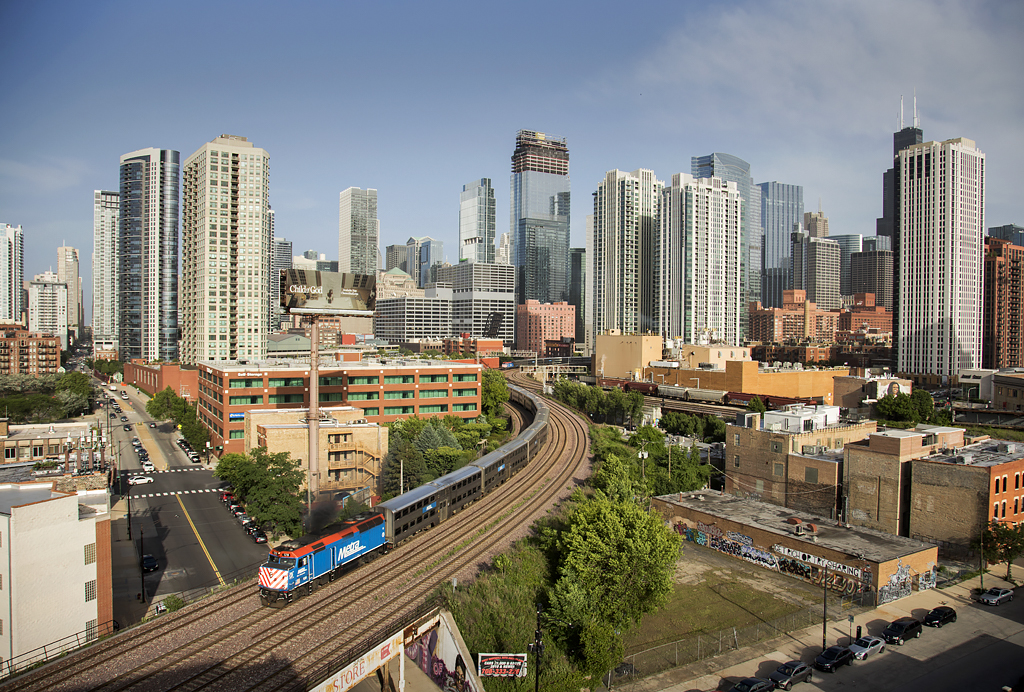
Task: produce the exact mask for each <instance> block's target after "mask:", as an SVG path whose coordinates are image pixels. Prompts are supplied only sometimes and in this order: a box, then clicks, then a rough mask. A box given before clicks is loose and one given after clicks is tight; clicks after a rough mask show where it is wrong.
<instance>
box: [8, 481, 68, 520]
mask: <svg viewBox="0 0 1024 692" xmlns="http://www.w3.org/2000/svg"><path fill="white" fill-rule="evenodd" d="M58 497H66V495H65V494H64V493H58V492H54V490H53V484H52V483H24V484H18V485H14V484H9V483H7V484H4V485H0V514H10V513H11V510H12V509H13V508H14V507H19V506H21V505H30V504H33V503H35V502H45V501H46V500H53V499H55V498H58Z"/></svg>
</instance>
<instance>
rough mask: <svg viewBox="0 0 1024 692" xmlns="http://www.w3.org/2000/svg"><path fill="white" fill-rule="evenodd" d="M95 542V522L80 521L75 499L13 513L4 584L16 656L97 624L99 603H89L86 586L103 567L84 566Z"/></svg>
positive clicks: (49, 503) (42, 504)
mask: <svg viewBox="0 0 1024 692" xmlns="http://www.w3.org/2000/svg"><path fill="white" fill-rule="evenodd" d="M93 543H96V521H95V519H91V520H90V519H85V520H79V518H78V498H77V497H76V496H75V495H68V496H66V497H61V498H58V499H53V500H48V501H45V502H37V503H35V504H30V505H23V506H21V507H15V508H14V509H13V510H12V519H11V526H10V546H9V550H10V574H11V578H10V583H9V584H5V585H4V590H5V591H8V589H9V591H8V593H9V595H10V598H11V621H12V622H11V647H12V652H11V653H12V655H14V656H17V655H18V654H21V653H24V652H28V651H31V650H33V649H36V648H38V647H41V646H43V645H44V644H49V643H51V642H54V641H56V640H58V639H61V638H62V637H67V636H70V635H73V634H76V633H78V632H82V631H83V630H85V629H86V628H87V624H88V623H89V622H90V621H93V620H97V619H98V607H99V602H98V599H97V600H92V601H86V600H85V585H86V582H90V581H96V580H98V564H99V563H98V562H95V563H93V564H91V565H86V564H85V546H86V545H88V544H93ZM97 548H98V546H97ZM98 588H99V584H98V583H97V591H98Z"/></svg>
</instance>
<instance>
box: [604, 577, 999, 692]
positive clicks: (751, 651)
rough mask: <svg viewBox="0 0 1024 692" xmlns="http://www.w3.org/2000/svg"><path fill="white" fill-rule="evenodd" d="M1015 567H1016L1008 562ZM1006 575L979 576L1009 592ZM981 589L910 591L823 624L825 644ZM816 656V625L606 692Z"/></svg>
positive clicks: (668, 691) (641, 691) (711, 681)
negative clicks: (858, 630)
mask: <svg viewBox="0 0 1024 692" xmlns="http://www.w3.org/2000/svg"><path fill="white" fill-rule="evenodd" d="M1014 566H1015V567H1016V566H1017V564H1016V563H1014ZM1005 574H1006V565H991V566H990V568H989V572H988V573H986V574H985V588H986V589H990V588H992V587H1004V588H1013V586H1014V585H1013V584H1011V583H1009V582H1007V581H1005V580H1003V579H1002V578H1001V577H999V576H997V575H1005ZM980 585H981V577H974V578H972V579H968V580H966V581H964V582H961V583H959V584H956V585H955V586H951V587H949V588H946V589H931V590H928V591H915V592H914V593H913V594H911V595H910V596H907V597H906V598H901V599H900V600H898V601H895V602H893V603H886V604H885V605H883V606H879V607H878V608H875V609H873V610H869V611H865V612H863V613H861V614H859V615H856V616H855V617H854V621H853V622H852V623H851V622H849V621H848V620H840V621H830V622H829V623H828V626H827V636H828V644H829V646H831V645H833V644H842V645H844V646H845V645H848V644H849V643H850V641H851V639H850V633H851V631H852V632H853V633H854V636H856V631H857V626H858V625H860V626H861V627H863V629H864V632H865V633H867V632H868V625H872V630H877V629H880V628H879V627H878V626H879V624H880V623H886V622H890V621H892V620H895V619H896V618H900V617H904V616H908V615H909V616H911V617H915V618H917V619H918V620H921V619H923V618H924V616H925V614H926V613H927V612H928V611H929V610H931V609H932V608H935V607H936V606H940V605H951V606H953V607H954V608H959V607H962V606H965V605H967V604H968V603H970V602H971V590H972V589H975V588H978V587H979V586H980ZM819 653H821V625H820V624H819V625H814V626H811V627H805V628H804V629H802V630H797V631H795V632H790V633H788V634H785V635H782V636H780V637H776V638H774V639H768V640H765V641H763V642H758V643H757V644H755V645H753V646H748V647H745V648H743V649H739V650H737V651H730V652H728V653H725V654H722V655H721V656H716V657H715V658H709V659H706V660H703V661H698V662H696V663H691V664H689V665H686V666H680V667H679V668H673V669H672V670H667V671H665V672H663V673H659V674H657V675H652V676H651V677H648V678H644V679H642V680H637V681H636V682H622V683H618V684H616V683H615V682H613V683H612V689H615V690H622V691H623V692H696V691H698V690H701V691H703V690H718V689H725V687H722V684H721V683H722V679H723V678H741V677H749V676H751V675H757V676H759V677H768V674H769V673H771V672H772V671H774V670H775V668H776V666H777V665H778V663H781V662H784V661H796V660H803V661H810V660H812V659H813V658H814V657H815V656H817V655H818V654H819Z"/></svg>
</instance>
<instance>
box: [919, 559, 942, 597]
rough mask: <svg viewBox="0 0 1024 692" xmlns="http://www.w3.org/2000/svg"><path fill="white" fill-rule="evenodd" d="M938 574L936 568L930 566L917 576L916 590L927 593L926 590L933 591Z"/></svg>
mask: <svg viewBox="0 0 1024 692" xmlns="http://www.w3.org/2000/svg"><path fill="white" fill-rule="evenodd" d="M938 574H939V570H938V568H936V566H935V565H934V564H932V566H931V567H929V568H928V569H926V570H925V571H924V572H922V573H921V574H919V575H917V590H918V591H927V590H928V589H934V588H935V584H936V582H937V581H938Z"/></svg>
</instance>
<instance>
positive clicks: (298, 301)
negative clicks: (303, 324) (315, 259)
mask: <svg viewBox="0 0 1024 692" xmlns="http://www.w3.org/2000/svg"><path fill="white" fill-rule="evenodd" d="M280 279H281V308H282V309H283V310H284V311H285V312H287V313H291V314H297V315H339V316H349V317H371V316H372V315H373V309H374V304H375V302H376V295H377V277H376V276H367V275H364V274H341V273H338V272H318V271H312V270H307V269H282V270H281V277H280Z"/></svg>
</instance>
